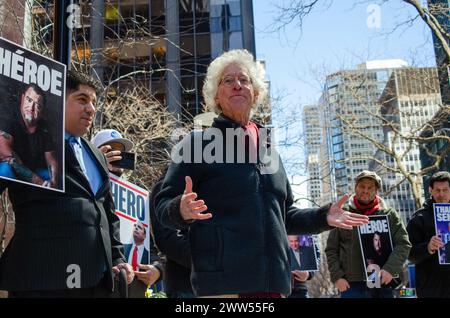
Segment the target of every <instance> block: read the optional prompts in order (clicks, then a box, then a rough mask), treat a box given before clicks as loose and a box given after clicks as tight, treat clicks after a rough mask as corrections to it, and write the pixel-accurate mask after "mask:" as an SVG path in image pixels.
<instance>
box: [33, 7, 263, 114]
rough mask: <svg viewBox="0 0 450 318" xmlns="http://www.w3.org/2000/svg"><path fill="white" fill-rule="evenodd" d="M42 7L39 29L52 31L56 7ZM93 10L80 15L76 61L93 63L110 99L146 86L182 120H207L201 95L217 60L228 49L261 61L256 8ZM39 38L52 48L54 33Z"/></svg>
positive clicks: (84, 9)
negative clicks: (202, 115) (48, 27)
mask: <svg viewBox="0 0 450 318" xmlns="http://www.w3.org/2000/svg"><path fill="white" fill-rule="evenodd" d="M39 3H40V7H37V8H35V21H37V22H39V24H40V26H42V25H46V23H47V24H48V23H49V21H46V20H48V17H49V16H48V14H49V12H51V11H52V10H51V8H52V3H53V1H39ZM43 3H44V4H43ZM88 3H89V4H85V5H83V6H82V7H81V8H80V10H79V11H78V12H81V13H82V17H81V18H80V19H79V22H80V25H79V26H78V27H76V28H75V29H74V38H75V44H74V45H73V52H72V53H73V54H72V58H73V60H77V59H81V60H83V59H88V60H90V62H91V65H92V69H93V70H94V71H95V75H96V76H98V77H99V78H100V79H101V80H102V81H103V82H104V83H107V84H110V90H109V92H108V93H109V94H111V95H114V94H120V92H121V91H122V90H123V89H125V88H127V87H130V86H134V85H138V84H139V85H145V86H146V87H148V88H149V89H150V90H151V91H152V93H153V94H154V96H155V98H157V99H158V100H159V101H160V102H161V103H162V104H163V105H167V107H168V109H169V110H170V111H171V112H172V113H174V114H176V115H178V117H179V118H181V119H184V120H192V117H194V116H196V115H197V114H199V113H201V112H203V109H202V102H203V98H202V95H201V91H202V86H203V80H204V77H205V74H206V69H207V67H208V65H209V63H210V62H211V61H212V59H214V58H215V57H217V56H218V55H220V54H221V53H222V52H223V51H226V50H229V49H241V48H245V49H247V50H249V51H250V52H252V53H253V54H255V37H254V22H253V4H252V1H251V0H152V1H148V0H108V1H103V0H93V1H90V2H88ZM35 31H40V32H42V35H43V36H44V38H45V39H46V40H47V41H48V42H50V41H51V38H52V33H51V31H50V30H45V29H43V30H42V28H41V29H40V30H36V29H35ZM111 83H112V84H111Z"/></svg>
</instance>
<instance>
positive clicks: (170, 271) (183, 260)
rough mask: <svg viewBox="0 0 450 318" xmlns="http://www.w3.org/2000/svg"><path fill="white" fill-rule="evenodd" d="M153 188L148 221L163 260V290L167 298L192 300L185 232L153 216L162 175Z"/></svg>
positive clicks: (187, 243)
mask: <svg viewBox="0 0 450 318" xmlns="http://www.w3.org/2000/svg"><path fill="white" fill-rule="evenodd" d="M166 171H167V169H165V171H164V172H163V174H162V177H161V179H160V180H159V181H158V182H157V183H156V184H155V185H154V186H153V188H152V191H151V194H150V200H149V202H150V221H151V223H152V230H153V236H154V241H155V245H156V246H157V248H158V250H159V251H160V252H161V253H162V257H163V258H165V264H164V265H165V266H164V277H163V281H164V288H165V291H166V294H167V297H169V298H193V297H195V295H194V293H193V291H192V286H191V281H190V276H191V253H190V250H191V249H190V246H189V241H188V236H187V231H186V230H174V229H172V228H170V227H167V226H164V225H163V224H161V223H160V222H159V221H158V218H157V217H156V214H155V207H156V204H157V202H156V195H157V194H158V192H159V190H160V189H161V186H162V184H163V181H164V175H165V174H166Z"/></svg>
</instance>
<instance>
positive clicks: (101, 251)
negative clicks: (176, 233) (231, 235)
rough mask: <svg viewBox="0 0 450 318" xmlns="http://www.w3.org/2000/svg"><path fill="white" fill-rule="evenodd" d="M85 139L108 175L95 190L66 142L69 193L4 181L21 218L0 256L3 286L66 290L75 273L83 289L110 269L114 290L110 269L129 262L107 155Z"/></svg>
mask: <svg viewBox="0 0 450 318" xmlns="http://www.w3.org/2000/svg"><path fill="white" fill-rule="evenodd" d="M82 142H83V143H84V145H87V146H88V148H89V149H90V151H91V153H93V154H94V158H95V161H96V162H97V167H98V168H99V171H100V173H101V177H102V179H103V184H102V186H101V187H100V189H99V190H98V192H97V193H96V194H95V195H94V193H93V192H92V190H91V188H90V185H89V181H88V180H87V178H86V177H85V176H84V174H83V172H82V171H81V168H80V166H79V164H78V161H77V160H76V158H75V155H74V153H73V150H72V148H71V147H70V146H69V144H68V143H67V142H66V144H65V159H66V161H65V179H64V181H65V193H61V192H56V191H50V190H47V189H44V188H38V187H33V186H29V185H24V184H20V183H14V182H7V183H5V181H3V180H0V183H3V186H7V187H8V189H9V197H10V201H11V203H12V206H13V209H14V212H15V218H16V225H15V234H14V237H13V238H12V240H11V242H10V243H9V245H8V247H7V248H6V250H5V252H4V254H3V255H2V257H1V258H0V289H4V290H9V291H27V290H59V289H66V288H68V286H67V281H68V280H69V281H70V280H71V279H72V278H73V276H71V277H72V278H71V277H69V276H70V275H72V274H75V273H76V272H79V274H80V275H79V277H80V282H81V286H80V287H81V288H88V287H93V286H95V285H97V284H98V283H99V282H100V280H101V279H102V278H103V277H104V276H105V272H106V276H107V282H108V287H109V288H111V290H112V289H113V274H112V271H111V268H112V266H114V265H117V264H118V263H121V262H125V259H124V256H123V246H122V244H121V243H120V240H119V235H120V232H119V219H118V217H117V216H116V215H115V213H114V210H115V209H114V203H113V200H112V196H111V193H110V183H109V178H108V173H107V165H106V160H105V158H104V156H103V154H102V153H101V152H100V151H99V150H98V149H96V148H95V147H93V146H92V145H91V144H90V143H89V142H87V141H86V140H85V139H82ZM0 188H2V187H1V185H0ZM74 268H75V270H74ZM77 269H79V270H77Z"/></svg>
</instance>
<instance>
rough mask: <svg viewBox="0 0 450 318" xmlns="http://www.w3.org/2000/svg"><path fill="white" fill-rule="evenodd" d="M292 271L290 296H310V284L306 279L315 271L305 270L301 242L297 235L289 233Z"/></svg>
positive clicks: (311, 276)
mask: <svg viewBox="0 0 450 318" xmlns="http://www.w3.org/2000/svg"><path fill="white" fill-rule="evenodd" d="M288 240H289V246H290V247H291V248H290V249H289V251H290V254H291V256H290V259H291V264H290V265H291V273H292V284H291V286H292V292H291V294H290V295H289V297H288V298H308V286H307V285H306V281H307V280H310V279H311V278H313V276H314V272H312V271H305V270H303V266H302V265H303V258H302V256H301V253H300V244H299V241H298V236H297V235H288Z"/></svg>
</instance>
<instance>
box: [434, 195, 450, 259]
mask: <svg viewBox="0 0 450 318" xmlns="http://www.w3.org/2000/svg"><path fill="white" fill-rule="evenodd" d="M433 210H434V222H435V226H436V235H437V236H439V237H440V238H441V240H442V242H443V243H444V247H442V248H440V249H438V255H439V264H441V265H450V203H434V204H433Z"/></svg>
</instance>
